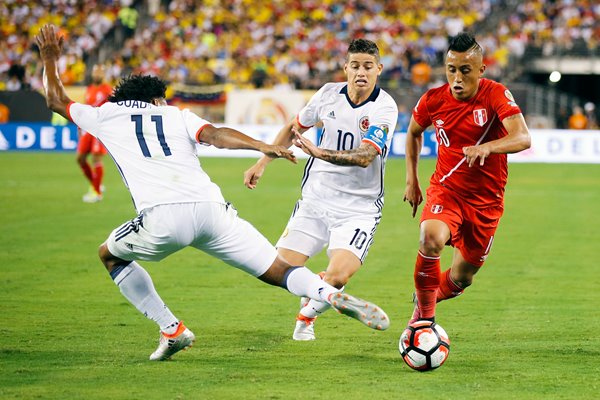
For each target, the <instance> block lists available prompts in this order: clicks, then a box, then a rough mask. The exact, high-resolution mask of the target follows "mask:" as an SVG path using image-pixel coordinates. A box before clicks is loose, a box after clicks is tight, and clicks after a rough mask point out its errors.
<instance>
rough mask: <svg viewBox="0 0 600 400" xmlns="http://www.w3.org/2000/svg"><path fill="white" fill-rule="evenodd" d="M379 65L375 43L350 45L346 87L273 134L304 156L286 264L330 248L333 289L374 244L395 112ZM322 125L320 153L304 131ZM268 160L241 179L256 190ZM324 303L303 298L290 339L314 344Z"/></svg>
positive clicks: (329, 89)
mask: <svg viewBox="0 0 600 400" xmlns="http://www.w3.org/2000/svg"><path fill="white" fill-rule="evenodd" d="M382 70H383V65H381V63H380V62H379V49H378V48H377V45H376V44H375V43H374V42H372V41H370V40H365V39H357V40H354V41H352V43H350V46H349V47H348V54H347V56H346V61H345V64H344V71H345V73H346V76H347V82H341V83H327V84H325V85H324V86H323V87H322V88H321V89H319V91H317V93H315V94H314V96H313V97H312V98H311V100H310V101H309V102H308V104H307V105H306V106H305V107H304V108H303V109H302V110H301V111H300V113H299V114H298V115H297V116H296V117H295V118H294V119H293V120H292V121H290V122H289V123H288V124H287V125H285V126H284V127H283V128H282V129H281V131H280V132H279V134H278V136H277V138H276V139H275V141H274V144H278V145H283V146H285V147H289V146H291V145H292V143H294V144H296V145H297V146H298V147H300V148H302V150H303V151H304V152H305V153H307V154H308V155H310V156H311V157H310V159H309V160H308V162H307V164H306V167H305V169H304V177H303V179H302V198H301V199H300V200H299V201H298V202H297V203H296V207H295V208H294V211H293V213H292V216H291V218H290V220H289V222H288V224H287V227H286V229H285V231H284V233H283V235H282V236H281V238H280V239H279V241H278V242H277V250H278V252H279V254H280V255H282V256H283V257H284V258H285V259H286V260H288V261H289V262H290V263H292V264H294V265H296V264H298V265H304V264H305V263H306V261H307V260H308V259H309V258H310V257H312V256H314V255H316V254H317V253H319V252H320V251H321V250H322V249H323V248H324V247H325V246H327V245H328V256H329V265H328V266H327V270H326V271H324V272H322V273H321V276H322V277H323V280H324V281H325V282H327V283H329V284H331V285H333V286H335V287H337V288H339V289H343V287H344V285H346V283H347V282H348V280H349V279H350V278H351V277H352V275H354V274H355V273H356V272H357V271H358V269H359V268H360V267H361V265H362V263H363V262H364V260H365V257H366V256H367V252H368V250H369V247H370V246H371V244H372V243H373V237H374V235H375V230H376V229H377V225H378V224H379V221H380V219H381V209H382V207H383V192H384V191H383V175H384V169H385V161H386V158H387V154H388V151H389V146H390V143H391V141H392V132H394V129H395V126H396V121H397V119H398V108H397V105H396V102H395V101H394V99H392V97H391V96H390V95H389V94H387V93H386V92H385V91H384V90H382V89H380V88H379V87H377V85H376V83H377V77H378V76H379V75H380V74H381V71H382ZM319 122H322V124H323V133H322V135H321V137H320V139H319V145H318V147H317V146H315V144H313V143H312V142H310V140H308V139H306V138H304V137H303V136H302V133H303V132H305V131H306V130H308V129H309V128H310V127H312V126H314V125H316V124H317V123H319ZM272 159H273V158H272V157H269V156H263V157H262V158H261V159H260V160H259V161H258V162H257V163H256V164H255V165H254V166H252V167H251V168H250V169H248V170H247V171H246V173H245V174H244V183H245V184H246V186H247V187H248V188H250V189H254V188H255V187H256V184H257V182H258V180H259V179H260V177H261V176H262V175H263V173H264V170H265V167H266V165H267V164H268V163H269V162H270V161H271V160H272ZM329 307H330V305H329V304H327V303H326V302H322V301H319V300H310V301H309V299H303V301H302V304H301V310H300V312H299V313H298V315H297V317H296V325H295V329H294V333H293V335H292V337H293V339H295V340H314V339H315V334H314V321H315V319H316V318H317V316H319V315H320V314H322V313H323V312H324V311H326V310H327V309H329Z"/></svg>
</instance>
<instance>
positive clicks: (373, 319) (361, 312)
mask: <svg viewBox="0 0 600 400" xmlns="http://www.w3.org/2000/svg"><path fill="white" fill-rule="evenodd" d="M329 302H330V303H331V306H332V307H333V308H335V309H336V310H337V311H338V312H340V313H342V314H344V315H347V316H349V317H350V318H354V319H356V320H358V321H360V322H362V323H363V324H365V325H366V326H368V327H369V328H371V329H376V330H378V331H384V330H386V329H387V328H389V327H390V319H389V317H388V316H387V314H386V313H385V311H383V310H382V309H381V307H379V306H378V305H376V304H373V303H369V302H368V301H365V300H363V299H359V298H358V297H354V296H352V295H349V294H347V293H342V292H337V293H334V294H332V295H331V296H330V298H329Z"/></svg>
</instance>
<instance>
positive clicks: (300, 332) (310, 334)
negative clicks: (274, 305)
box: [292, 314, 317, 340]
mask: <svg viewBox="0 0 600 400" xmlns="http://www.w3.org/2000/svg"><path fill="white" fill-rule="evenodd" d="M315 319H317V318H316V317H315V318H308V317H305V316H304V315H302V314H298V316H297V317H296V327H295V328H294V334H293V335H292V338H293V339H294V340H315V339H316V337H315Z"/></svg>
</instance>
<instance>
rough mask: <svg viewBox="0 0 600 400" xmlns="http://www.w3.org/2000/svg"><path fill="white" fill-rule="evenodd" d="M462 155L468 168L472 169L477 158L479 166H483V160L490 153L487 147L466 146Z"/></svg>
mask: <svg viewBox="0 0 600 400" xmlns="http://www.w3.org/2000/svg"><path fill="white" fill-rule="evenodd" d="M462 150H463V154H464V155H465V158H466V159H467V163H468V164H469V167H472V166H473V164H475V161H477V159H478V158H479V166H483V164H484V163H485V159H486V158H487V156H489V155H490V151H489V150H488V148H487V146H485V145H479V146H466V147H463V149H462Z"/></svg>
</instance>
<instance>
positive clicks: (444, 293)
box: [437, 268, 464, 302]
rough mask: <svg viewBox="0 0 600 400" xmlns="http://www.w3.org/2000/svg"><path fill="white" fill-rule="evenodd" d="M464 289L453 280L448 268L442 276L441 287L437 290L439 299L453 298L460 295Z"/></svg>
mask: <svg viewBox="0 0 600 400" xmlns="http://www.w3.org/2000/svg"><path fill="white" fill-rule="evenodd" d="M462 292H464V290H463V289H462V288H461V287H460V286H458V285H457V284H456V283H454V281H453V280H452V277H451V276H450V268H448V269H447V270H446V271H445V272H444V273H442V276H441V277H440V287H439V288H438V291H437V301H438V302H440V301H442V300H446V299H451V298H453V297H456V296H459V295H461V294H462Z"/></svg>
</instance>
